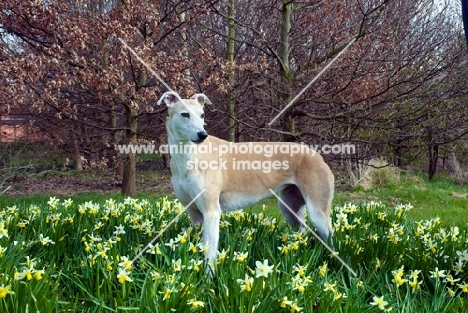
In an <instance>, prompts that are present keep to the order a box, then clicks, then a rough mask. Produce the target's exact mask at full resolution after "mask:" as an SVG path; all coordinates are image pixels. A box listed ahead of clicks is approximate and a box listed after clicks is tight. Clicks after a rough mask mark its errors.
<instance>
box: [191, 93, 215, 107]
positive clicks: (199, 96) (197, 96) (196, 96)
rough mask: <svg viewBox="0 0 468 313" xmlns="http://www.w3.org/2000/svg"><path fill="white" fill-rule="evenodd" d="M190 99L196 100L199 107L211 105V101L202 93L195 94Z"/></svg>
mask: <svg viewBox="0 0 468 313" xmlns="http://www.w3.org/2000/svg"><path fill="white" fill-rule="evenodd" d="M191 99H197V101H198V102H199V103H200V104H201V105H205V104H211V101H210V99H208V97H207V96H205V94H203V93H196V94H194V95H193V96H192V98H191Z"/></svg>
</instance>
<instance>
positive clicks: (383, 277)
mask: <svg viewBox="0 0 468 313" xmlns="http://www.w3.org/2000/svg"><path fill="white" fill-rule="evenodd" d="M466 192H467V191H466V187H462V186H457V185H454V184H451V183H450V182H449V181H448V180H446V179H444V178H439V179H436V180H434V181H427V180H425V179H423V178H420V177H418V176H414V175H411V176H407V177H402V179H401V181H400V182H399V183H398V184H396V185H393V186H391V187H388V188H380V189H373V190H369V191H365V192H364V191H363V190H362V189H359V188H357V189H354V190H350V191H346V192H344V191H343V192H338V193H337V194H336V197H335V200H334V211H333V228H334V231H335V248H336V249H337V251H338V252H339V256H340V257H341V258H343V259H344V260H345V262H346V263H347V264H348V265H349V266H350V267H351V268H352V269H353V270H354V271H355V272H356V274H357V276H354V275H353V274H352V273H351V272H350V271H349V270H347V269H346V268H345V267H344V266H342V265H341V263H340V262H338V260H337V259H336V258H334V257H333V256H331V255H330V253H329V252H328V251H327V250H326V249H325V248H324V247H322V246H321V245H320V244H318V243H316V242H314V240H313V236H312V235H311V234H310V233H308V232H306V231H305V232H296V231H295V230H294V229H291V228H290V227H289V226H287V225H286V224H285V223H284V221H283V219H282V218H281V217H280V215H279V213H278V210H277V209H276V201H275V200H273V199H269V200H266V201H264V202H263V203H260V204H258V205H256V206H255V207H252V208H249V209H246V210H244V212H236V213H231V214H225V215H224V216H223V220H222V225H221V226H222V229H221V238H222V239H221V241H220V247H219V250H220V255H219V258H218V260H217V262H216V264H215V265H214V266H215V270H216V276H215V277H214V278H210V276H209V275H207V274H206V273H205V266H206V265H205V264H204V261H203V259H204V258H203V252H204V250H205V249H206V247H204V246H203V244H201V242H200V233H198V232H196V231H195V230H193V229H192V228H191V227H190V223H189V219H188V217H187V214H182V215H181V216H180V217H179V218H178V219H177V221H176V222H175V223H174V224H173V225H171V226H170V227H169V228H168V229H167V231H165V232H164V233H160V230H161V229H163V228H164V227H165V226H167V225H168V223H170V221H171V220H172V219H174V218H175V217H176V216H177V215H178V213H179V212H181V210H182V206H181V205H180V204H179V203H178V202H177V201H176V200H174V199H173V198H172V197H169V198H166V197H161V195H153V194H144V195H141V196H139V197H138V198H137V199H130V198H124V197H122V196H119V195H117V194H107V195H103V194H98V193H88V194H80V195H78V196H74V197H71V198H68V197H60V198H54V197H53V195H40V196H29V197H21V198H14V197H8V196H3V197H0V312H36V311H39V312H171V311H177V312H252V311H256V312H390V311H393V312H464V311H466V310H467V309H468V265H467V264H468V233H467V231H468V227H467V222H468V219H467V214H466V213H465V212H466V210H467V209H468V199H467V198H465V197H464V195H465V193H466ZM400 203H402V204H400ZM408 203H411V205H409V204H408ZM157 234H161V236H160V237H159V238H158V240H156V241H155V242H154V243H153V245H151V246H149V249H148V250H147V251H145V252H144V253H141V255H140V252H142V249H144V248H145V247H148V246H147V245H148V243H149V242H150V241H151V240H152V239H153V238H154V237H155V236H156V235H157ZM132 260H134V261H133V262H132Z"/></svg>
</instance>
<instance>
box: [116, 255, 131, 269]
mask: <svg viewBox="0 0 468 313" xmlns="http://www.w3.org/2000/svg"><path fill="white" fill-rule="evenodd" d="M119 266H120V267H121V268H122V269H125V270H131V269H132V261H131V260H129V259H128V257H127V256H123V257H122V260H121V261H120V263H119Z"/></svg>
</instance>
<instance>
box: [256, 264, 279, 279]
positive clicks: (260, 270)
mask: <svg viewBox="0 0 468 313" xmlns="http://www.w3.org/2000/svg"><path fill="white" fill-rule="evenodd" d="M255 265H256V268H255V277H257V278H259V277H261V276H263V277H265V278H267V277H268V275H269V274H270V273H272V272H273V267H274V266H273V265H271V266H270V265H268V260H263V263H262V262H260V261H256V262H255Z"/></svg>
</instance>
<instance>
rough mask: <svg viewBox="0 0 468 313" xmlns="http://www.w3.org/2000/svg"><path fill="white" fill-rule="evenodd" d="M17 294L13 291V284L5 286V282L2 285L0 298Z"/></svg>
mask: <svg viewBox="0 0 468 313" xmlns="http://www.w3.org/2000/svg"><path fill="white" fill-rule="evenodd" d="M13 294H15V293H14V292H13V291H11V286H10V285H8V286H5V285H4V284H2V285H1V286H0V298H5V297H6V296H7V295H13Z"/></svg>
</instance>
